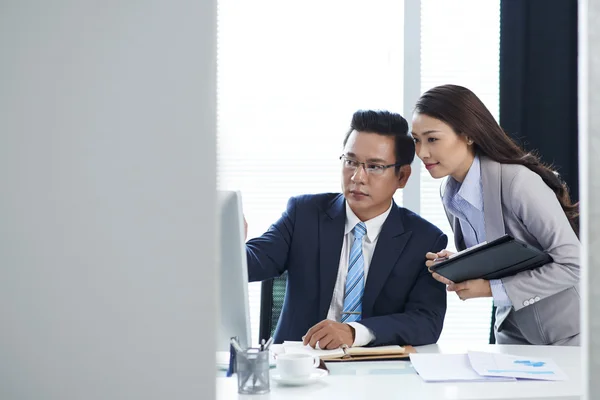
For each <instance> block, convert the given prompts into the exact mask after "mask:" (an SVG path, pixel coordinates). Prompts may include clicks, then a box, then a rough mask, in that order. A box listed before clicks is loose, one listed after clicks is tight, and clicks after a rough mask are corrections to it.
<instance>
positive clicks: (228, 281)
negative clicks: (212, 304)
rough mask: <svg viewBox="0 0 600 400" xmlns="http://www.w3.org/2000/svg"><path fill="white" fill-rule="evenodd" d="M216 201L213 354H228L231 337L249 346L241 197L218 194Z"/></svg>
mask: <svg viewBox="0 0 600 400" xmlns="http://www.w3.org/2000/svg"><path fill="white" fill-rule="evenodd" d="M217 198H218V211H219V220H218V221H219V226H218V229H219V239H220V241H219V247H220V251H219V252H218V257H219V259H218V265H219V271H220V273H219V282H220V284H219V289H218V290H219V292H220V293H219V297H218V298H219V300H220V301H219V304H218V310H219V312H218V313H217V315H218V319H219V321H218V324H217V326H218V330H217V351H228V350H229V340H230V338H231V337H232V336H237V337H238V340H239V343H240V345H241V346H242V347H243V348H246V347H249V346H250V344H251V343H250V342H251V334H250V307H249V306H248V267H247V262H246V244H245V238H244V214H243V211H242V195H241V193H240V192H234V191H219V192H218V193H217Z"/></svg>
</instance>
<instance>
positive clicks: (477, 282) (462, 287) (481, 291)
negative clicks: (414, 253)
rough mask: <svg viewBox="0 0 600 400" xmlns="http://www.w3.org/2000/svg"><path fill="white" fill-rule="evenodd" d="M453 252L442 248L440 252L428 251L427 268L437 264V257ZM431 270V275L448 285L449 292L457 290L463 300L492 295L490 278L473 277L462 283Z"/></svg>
mask: <svg viewBox="0 0 600 400" xmlns="http://www.w3.org/2000/svg"><path fill="white" fill-rule="evenodd" d="M452 254H454V253H452V252H450V251H448V250H442V251H440V252H439V253H427V254H425V258H426V259H427V261H426V262H425V265H426V266H427V269H429V268H431V266H432V265H434V264H435V263H434V261H433V260H435V259H436V258H443V257H449V256H450V255H452ZM429 272H431V276H432V277H433V278H434V279H435V280H436V281H438V282H441V283H443V284H444V285H446V286H447V288H446V290H448V291H449V292H456V294H457V295H458V297H459V298H460V299H461V300H466V299H474V298H477V297H492V288H491V287H490V281H488V280H485V279H471V280H468V281H464V282H460V283H454V282H452V281H451V280H450V279H447V278H444V277H443V276H441V275H440V274H438V273H436V272H432V271H431V270H430V269H429Z"/></svg>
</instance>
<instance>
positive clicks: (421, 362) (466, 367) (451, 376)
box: [410, 353, 515, 382]
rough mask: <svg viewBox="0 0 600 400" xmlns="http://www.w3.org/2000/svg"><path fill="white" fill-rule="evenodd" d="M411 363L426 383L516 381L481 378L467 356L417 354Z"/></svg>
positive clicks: (411, 357) (412, 356)
mask: <svg viewBox="0 0 600 400" xmlns="http://www.w3.org/2000/svg"><path fill="white" fill-rule="evenodd" d="M410 361H411V362H412V365H413V367H414V368H415V370H416V371H417V373H418V374H419V375H420V376H421V378H423V380H424V381H426V382H455V381H463V382H482V381H485V382H490V381H514V380H515V379H514V378H506V377H487V376H481V375H479V374H478V373H477V372H475V370H474V369H473V368H471V364H470V363H469V356H468V355H467V354H433V353H416V354H411V355H410Z"/></svg>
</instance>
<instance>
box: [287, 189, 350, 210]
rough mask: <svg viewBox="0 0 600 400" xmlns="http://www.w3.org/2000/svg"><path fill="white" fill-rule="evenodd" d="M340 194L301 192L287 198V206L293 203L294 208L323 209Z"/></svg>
mask: <svg viewBox="0 0 600 400" xmlns="http://www.w3.org/2000/svg"><path fill="white" fill-rule="evenodd" d="M340 196H342V194H341V193H317V194H301V195H298V196H293V197H291V198H290V199H289V200H288V206H289V205H290V204H294V205H295V207H296V208H308V209H310V208H317V209H320V210H325V209H327V208H329V206H330V205H331V203H332V202H334V201H336V200H337V199H338V198H339V197H340Z"/></svg>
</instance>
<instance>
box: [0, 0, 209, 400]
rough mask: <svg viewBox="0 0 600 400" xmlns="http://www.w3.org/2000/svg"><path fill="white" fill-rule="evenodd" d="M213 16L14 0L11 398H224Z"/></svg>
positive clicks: (4, 207)
mask: <svg viewBox="0 0 600 400" xmlns="http://www.w3.org/2000/svg"><path fill="white" fill-rule="evenodd" d="M215 9H216V5H215V0H212V1H193V0H170V1H166V0H163V1H161V0H145V1H108V2H106V1H104V2H101V1H89V0H88V1H82V0H53V1H46V0H4V1H2V3H1V5H0V54H2V56H1V62H0V191H1V194H0V321H1V322H0V324H1V327H0V398H1V399H2V400H11V399H192V398H193V399H200V398H202V399H205V398H213V397H214V384H215V383H214V376H215V375H214V361H213V359H214V351H213V348H212V343H213V341H214V332H213V329H210V327H211V326H212V325H213V323H212V321H213V319H214V308H215V300H214V287H215V284H214V282H215V280H216V274H215V271H214V257H215V254H214V251H213V248H214V244H215V239H214V236H213V234H212V231H213V224H214V223H215V221H214V217H213V214H214V201H215V194H214V192H215V163H216V161H215V125H216V123H215V92H216V91H215V69H216V55H215V54H216V51H215V49H216V38H215V37H216V33H215V31H216V27H215V14H216V11H215ZM206 327H209V329H206ZM204 343H209V344H210V345H209V346H208V347H207V346H203V344H204Z"/></svg>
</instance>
